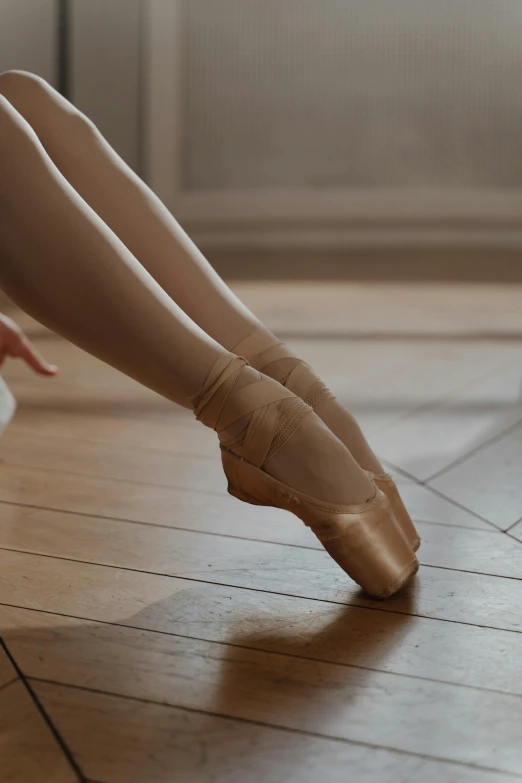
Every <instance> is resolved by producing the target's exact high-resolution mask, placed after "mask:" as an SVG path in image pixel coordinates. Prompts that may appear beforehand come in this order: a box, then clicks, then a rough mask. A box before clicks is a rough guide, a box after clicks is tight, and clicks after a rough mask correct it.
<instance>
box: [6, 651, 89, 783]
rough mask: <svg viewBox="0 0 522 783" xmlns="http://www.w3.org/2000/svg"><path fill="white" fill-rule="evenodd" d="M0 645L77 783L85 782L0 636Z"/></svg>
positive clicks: (80, 771)
mask: <svg viewBox="0 0 522 783" xmlns="http://www.w3.org/2000/svg"><path fill="white" fill-rule="evenodd" d="M0 647H2V649H3V650H4V652H5V654H6V655H7V657H8V658H9V660H10V661H11V664H12V666H13V668H14V669H15V671H16V672H17V674H18V677H17V679H19V680H20V681H21V683H22V684H23V686H24V688H25V689H26V691H27V693H28V695H29V698H30V699H31V701H32V702H33V704H34V706H35V708H36V709H37V711H38V712H39V713H40V716H41V717H42V719H43V721H44V723H45V724H46V725H47V727H48V729H49V731H50V732H51V734H52V735H53V737H54V739H55V740H56V742H57V743H58V746H59V748H60V749H61V751H62V753H63V755H64V756H65V758H66V759H67V761H68V763H69V766H70V767H71V768H72V770H73V771H74V773H75V775H76V776H77V778H78V783H86V778H85V775H84V774H83V772H82V770H81V769H80V766H79V765H78V762H77V761H76V759H75V758H74V756H73V754H72V753H71V751H70V750H69V747H68V746H67V744H66V742H65V740H64V739H63V737H62V735H61V733H60V732H59V731H58V729H57V727H56V726H55V724H54V723H53V721H52V720H51V718H50V717H49V715H48V713H47V711H46V710H45V708H44V707H43V705H42V703H41V702H40V700H39V698H38V696H37V695H36V693H35V692H34V690H33V688H32V687H31V683H30V682H29V680H28V679H27V678H26V677H25V675H24V673H23V672H22V670H21V669H20V667H19V666H18V663H17V661H16V659H15V658H14V657H13V655H12V654H11V651H10V650H9V648H8V646H7V644H6V642H5V640H4V639H3V637H0Z"/></svg>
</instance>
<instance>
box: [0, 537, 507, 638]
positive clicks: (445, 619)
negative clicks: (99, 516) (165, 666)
mask: <svg viewBox="0 0 522 783" xmlns="http://www.w3.org/2000/svg"><path fill="white" fill-rule="evenodd" d="M27 554H33V553H32V552H31V553H27ZM37 557H50V558H51V559H53V555H37ZM54 559H56V560H59V559H63V558H54ZM73 562H76V561H73ZM79 562H81V561H79ZM87 565H97V564H87ZM97 567H98V568H116V569H119V566H104V565H97ZM119 570H122V571H124V570H128V571H133V569H124V568H121V569H119ZM152 575H153V576H162V577H165V578H170V579H183V580H186V581H190V582H196V583H198V582H199V583H201V584H208V585H216V586H218V587H226V588H228V589H232V590H248V591H251V592H254V593H264V594H267V595H280V596H283V597H285V598H295V599H296V600H297V601H314V602H316V603H322V604H329V605H331V606H349V607H355V608H357V609H365V610H368V611H369V612H385V613H386V614H394V615H399V616H401V617H419V618H420V619H422V620H433V621H435V622H441V623H451V624H453V625H464V626H469V627H471V628H483V629H484V630H490V631H502V632H503V633H514V634H521V633H522V628H521V629H520V630H517V629H515V628H503V627H502V626H499V625H484V624H483V623H469V622H464V621H463V620H452V619H450V618H448V617H434V616H432V615H428V614H419V613H416V612H415V613H414V612H401V611H399V610H398V609H381V608H380V607H379V606H370V605H368V604H359V603H346V602H344V601H334V600H332V599H327V598H310V597H308V596H303V595H295V594H293V593H274V592H272V591H271V590H261V589H260V588H256V587H238V585H229V584H224V583H222V582H206V581H204V580H202V579H199V580H198V579H191V578H190V577H181V576H176V577H174V576H171V577H169V576H168V575H166V574H152ZM0 606H8V607H12V608H13V609H27V610H30V611H34V612H37V611H41V612H44V613H45V614H57V615H59V616H63V617H76V618H77V619H79V620H86V621H91V622H103V621H98V620H93V619H92V618H89V617H79V616H77V615H68V614H65V613H61V612H55V611H53V610H50V609H35V608H34V607H32V606H22V605H20V604H11V603H8V602H7V601H0ZM124 627H125V626H124ZM128 627H129V628H132V627H134V626H128ZM138 630H140V629H139V628H138ZM141 630H147V629H146V628H143V629H141Z"/></svg>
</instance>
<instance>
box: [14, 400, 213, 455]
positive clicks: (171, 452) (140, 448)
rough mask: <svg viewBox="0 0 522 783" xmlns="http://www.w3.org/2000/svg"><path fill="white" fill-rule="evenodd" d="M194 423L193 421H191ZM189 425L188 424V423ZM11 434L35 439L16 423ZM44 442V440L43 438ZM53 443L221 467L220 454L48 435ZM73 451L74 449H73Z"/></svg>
mask: <svg viewBox="0 0 522 783" xmlns="http://www.w3.org/2000/svg"><path fill="white" fill-rule="evenodd" d="M20 412H21V413H23V405H21V406H20ZM167 420H168V419H167ZM144 421H147V422H148V421H149V419H148V418H147V417H145V419H144ZM190 421H191V422H192V419H191V420H190ZM187 424H188V422H187ZM10 434H11V435H13V436H14V437H15V438H17V437H20V436H21V437H22V438H29V437H33V438H34V430H31V429H30V428H29V427H28V428H27V430H19V429H18V428H17V427H16V421H15V422H13V424H12V426H11V427H10ZM42 440H44V438H42ZM51 441H65V442H66V443H70V444H72V445H74V443H75V442H81V443H91V444H92V445H93V446H111V447H112V448H113V449H116V450H121V451H122V452H125V451H126V450H128V449H129V448H132V449H133V451H136V452H144V453H148V452H153V453H154V454H158V455H161V454H166V455H169V456H171V457H183V458H185V459H197V460H201V459H204V460H208V462H215V463H216V464H218V465H220V464H221V462H220V459H219V454H217V455H216V456H213V455H210V454H206V453H205V454H203V453H201V452H199V453H196V452H193V451H190V452H188V451H178V450H177V449H174V450H171V449H158V448H157V447H154V446H143V445H141V444H139V443H114V441H113V440H93V439H92V438H79V437H74V438H71V437H69V436H67V435H50V436H48V435H46V436H45V442H46V443H47V442H51ZM218 449H219V443H217V444H216V451H217V450H218ZM71 450H72V449H71Z"/></svg>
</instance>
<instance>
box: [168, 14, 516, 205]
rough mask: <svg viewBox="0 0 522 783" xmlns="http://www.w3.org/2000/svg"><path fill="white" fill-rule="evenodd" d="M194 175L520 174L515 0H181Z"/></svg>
mask: <svg viewBox="0 0 522 783" xmlns="http://www.w3.org/2000/svg"><path fill="white" fill-rule="evenodd" d="M184 10H185V16H184V25H185V26H184V42H183V44H184V47H185V52H186V57H185V62H186V72H185V74H184V79H185V82H184V88H185V96H186V105H185V116H186V134H185V135H186V139H187V143H186V148H185V150H184V152H185V154H184V169H183V171H184V186H185V188H187V189H220V190H223V189H225V190H226V189H239V190H245V189H252V188H267V187H268V188H270V187H272V188H273V187H278V188H315V189H322V188H332V187H333V188H379V187H383V188H386V187H390V188H396V187H402V186H404V187H412V186H418V187H422V188H433V187H438V188H440V187H442V188H444V187H448V188H460V187H462V188H475V187H477V188H479V187H485V188H489V187H499V188H513V187H521V186H522V86H521V75H522V46H521V42H522V2H521V0H263V1H262V2H259V0H186V2H185V3H184Z"/></svg>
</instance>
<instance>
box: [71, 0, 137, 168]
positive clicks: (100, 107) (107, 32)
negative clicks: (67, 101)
mask: <svg viewBox="0 0 522 783" xmlns="http://www.w3.org/2000/svg"><path fill="white" fill-rule="evenodd" d="M141 12H142V2H141V0H72V2H71V24H70V36H71V99H72V100H73V102H74V104H75V105H76V106H78V108H79V109H81V111H84V112H85V113H86V114H88V116H89V117H90V118H91V119H92V120H93V121H94V122H95V123H96V124H97V125H98V127H99V128H100V130H101V131H102V133H103V134H104V136H106V138H107V139H108V140H109V141H110V143H111V144H112V145H113V146H114V148H115V149H116V150H117V151H118V153H119V154H120V155H121V156H122V158H123V159H124V160H125V161H126V162H127V163H128V164H129V165H130V166H132V167H133V168H134V169H135V170H137V171H140V169H141V160H140V154H141V149H140V131H141V123H142V119H143V118H142V114H141V91H140V83H141V73H140V71H141V43H142V39H141V35H142V30H141Z"/></svg>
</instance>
